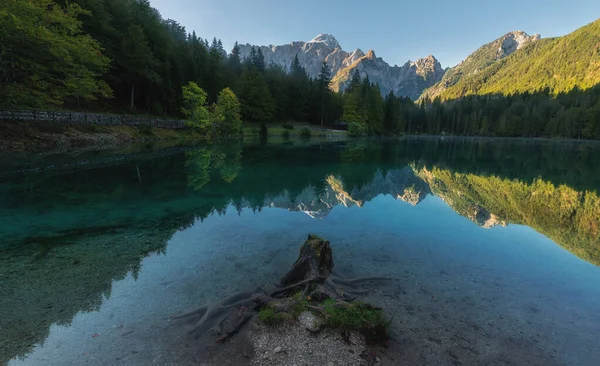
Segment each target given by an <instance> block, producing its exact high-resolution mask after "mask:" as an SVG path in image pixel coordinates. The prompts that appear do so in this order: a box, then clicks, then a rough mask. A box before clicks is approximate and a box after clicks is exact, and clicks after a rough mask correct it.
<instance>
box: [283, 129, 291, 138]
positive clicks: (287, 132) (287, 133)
mask: <svg viewBox="0 0 600 366" xmlns="http://www.w3.org/2000/svg"><path fill="white" fill-rule="evenodd" d="M281 137H283V139H284V140H289V139H290V131H288V130H285V131H283V132H282V133H281Z"/></svg>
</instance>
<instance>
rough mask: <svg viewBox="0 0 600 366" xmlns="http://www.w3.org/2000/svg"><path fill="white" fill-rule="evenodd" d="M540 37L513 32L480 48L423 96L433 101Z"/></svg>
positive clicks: (451, 69) (448, 72)
mask: <svg viewBox="0 0 600 366" xmlns="http://www.w3.org/2000/svg"><path fill="white" fill-rule="evenodd" d="M539 40H540V35H539V34H536V35H533V36H529V35H528V34H527V33H525V32H523V31H513V32H510V33H507V34H505V35H503V36H502V37H500V38H498V39H496V40H495V41H493V42H490V43H488V44H486V45H483V46H481V47H480V48H479V49H478V50H477V51H475V52H473V53H472V54H470V55H469V56H468V57H467V58H466V59H465V60H463V61H462V62H461V63H460V64H458V65H457V66H455V67H452V68H450V69H448V70H447V71H446V73H445V74H444V77H443V78H442V80H441V81H439V82H438V83H437V84H435V85H434V86H432V87H431V88H429V89H427V90H426V91H425V92H423V96H427V97H429V98H430V99H434V98H435V97H436V96H438V95H440V94H441V93H442V92H443V91H444V90H446V89H448V88H449V87H451V86H453V85H456V84H457V83H458V82H459V81H460V80H461V79H462V78H463V77H467V76H470V75H475V74H477V73H479V72H480V71H481V70H483V69H485V68H486V67H488V66H490V65H492V64H493V63H495V62H496V61H498V60H501V59H503V58H505V57H507V56H509V55H511V54H513V53H514V52H515V51H517V50H520V49H521V48H523V47H525V46H526V45H528V44H530V43H532V42H535V41H539Z"/></svg>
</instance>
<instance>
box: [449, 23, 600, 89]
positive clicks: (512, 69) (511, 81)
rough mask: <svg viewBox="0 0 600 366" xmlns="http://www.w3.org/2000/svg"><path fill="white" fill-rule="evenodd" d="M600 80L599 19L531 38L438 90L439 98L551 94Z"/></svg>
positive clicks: (583, 86)
mask: <svg viewBox="0 0 600 366" xmlns="http://www.w3.org/2000/svg"><path fill="white" fill-rule="evenodd" d="M598 83H600V19H599V20H597V21H595V22H593V23H591V24H589V25H587V26H585V27H582V28H580V29H578V30H576V31H575V32H573V33H571V34H568V35H566V36H563V37H558V38H552V39H542V40H540V41H536V42H532V43H530V44H528V45H527V46H525V47H523V48H522V49H521V50H519V51H517V52H514V53H513V54H511V55H510V56H508V57H506V58H504V59H502V60H500V61H498V62H496V63H493V64H492V65H491V66H489V67H487V68H485V69H483V70H482V71H480V72H478V73H475V74H472V75H469V76H467V77H464V78H463V79H462V80H460V81H459V82H458V83H457V84H456V85H454V86H452V87H450V88H448V89H447V90H445V91H444V92H442V93H441V97H442V99H443V100H448V99H456V98H460V97H463V96H466V95H472V94H478V95H483V94H504V95H508V94H513V93H523V92H536V91H544V90H549V91H550V92H551V93H552V94H556V93H560V92H568V91H571V90H572V89H573V88H575V87H578V88H580V89H587V88H590V87H592V86H594V85H596V84H598Z"/></svg>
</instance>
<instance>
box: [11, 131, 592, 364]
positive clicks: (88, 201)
mask: <svg viewBox="0 0 600 366" xmlns="http://www.w3.org/2000/svg"><path fill="white" fill-rule="evenodd" d="M599 153H600V145H598V144H595V143H586V144H578V143H574V142H569V143H567V142H549V141H535V142H534V141H527V140H504V139H496V140H492V139H480V140H477V139H438V138H422V139H418V138H407V139H400V140H383V141H381V140H356V141H349V142H331V143H326V142H323V143H316V142H313V143H307V142H296V143H289V144H266V145H261V144H241V143H219V144H213V145H210V146H209V145H207V146H196V147H181V148H171V149H165V150H156V151H153V150H151V149H150V148H147V149H142V150H141V151H138V152H136V153H135V154H131V153H124V152H116V151H113V152H87V153H79V154H77V155H74V154H62V155H58V154H56V155H10V156H8V155H5V156H0V220H1V221H0V222H2V224H1V226H0V243H1V244H0V281H1V282H0V329H1V330H2V332H0V364H9V365H83V364H85V365H106V364H111V365H148V364H157V365H159V364H160V365H162V364H193V363H195V362H198V361H199V358H201V357H202V356H201V353H200V352H199V351H198V350H199V349H201V346H202V345H198V344H197V342H195V341H194V340H193V339H191V338H190V337H187V335H186V333H185V332H184V331H182V330H181V329H179V328H178V327H177V326H176V325H174V324H172V322H170V321H169V319H168V317H169V316H170V315H173V314H176V313H178V312H180V311H182V310H185V309H189V308H193V307H195V306H199V305H201V304H203V303H206V302H209V301H213V300H216V299H218V298H221V297H225V296H227V295H228V294H231V293H234V292H236V291H242V290H245V289H249V288H252V287H255V286H264V285H266V284H272V283H274V282H276V281H277V280H278V279H279V278H280V277H281V276H282V275H283V274H285V272H286V271H287V269H289V268H290V266H291V264H292V263H293V261H294V260H295V259H296V257H297V254H298V248H299V247H300V245H301V244H302V243H303V241H304V240H305V239H306V237H307V235H308V234H309V233H314V234H318V235H320V236H322V237H324V238H326V239H327V240H329V241H330V242H331V245H332V248H333V253H334V257H335V263H336V266H337V267H338V269H339V270H340V272H342V273H345V274H347V275H349V276H352V277H358V276H367V275H369V276H376V275H383V276H389V277H393V278H394V279H395V281H394V282H393V283H391V284H385V285H382V286H381V287H379V288H376V289H374V291H373V293H371V294H370V295H368V296H367V297H366V298H365V300H367V301H369V302H373V303H375V304H378V305H380V306H382V307H383V308H384V310H385V311H386V313H387V314H388V316H389V317H390V318H391V319H392V336H393V345H392V347H395V354H396V355H397V357H398V359H397V364H450V365H452V364H454V365H459V364H464V365H469V364H489V365H499V364H501V365H504V364H515V365H598V364H600V344H599V343H598V339H600V268H599V267H598V265H599V264H600V199H599V198H598V194H599V193H600V161H599V160H598V156H600V155H599Z"/></svg>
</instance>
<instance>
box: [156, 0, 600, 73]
mask: <svg viewBox="0 0 600 366" xmlns="http://www.w3.org/2000/svg"><path fill="white" fill-rule="evenodd" d="M150 2H151V4H152V5H153V6H154V7H155V8H157V9H158V10H159V11H160V13H161V14H162V16H163V17H164V18H170V19H174V20H177V21H178V22H179V23H181V24H182V25H184V26H185V27H186V28H187V30H188V31H192V30H195V31H196V33H198V35H199V36H202V37H203V38H209V39H212V37H217V38H220V39H221V40H222V41H223V44H224V45H225V47H226V49H227V50H230V49H231V47H232V46H233V44H234V42H235V41H239V42H240V43H251V44H260V45H269V44H275V45H277V44H286V43H290V42H291V41H308V40H310V39H312V38H313V37H314V36H316V35H317V34H318V33H331V34H333V35H334V36H335V37H336V38H337V40H338V41H339V42H340V44H341V46H342V48H344V49H345V50H346V51H352V50H354V49H356V48H361V49H362V50H363V51H365V52H366V51H367V50H369V49H373V50H375V53H376V54H377V56H378V57H383V59H384V60H385V61H387V62H388V63H390V64H392V65H393V64H400V65H401V64H403V63H404V62H406V61H407V60H409V59H410V60H415V59H417V58H420V57H424V56H427V55H429V54H433V55H434V56H435V57H436V58H437V59H438V60H440V62H441V63H442V66H443V67H448V66H454V65H456V64H457V63H459V62H460V61H461V60H462V59H464V58H465V57H466V56H467V55H468V54H470V53H471V52H473V51H474V50H476V49H477V48H478V47H479V46H481V45H483V44H485V43H488V42H490V41H492V40H494V39H496V38H498V37H500V36H502V35H503V34H505V33H507V32H510V31H512V30H523V31H525V32H527V33H529V34H535V33H540V34H541V35H542V37H554V36H560V35H564V34H567V33H570V32H572V31H574V30H575V29H577V28H579V27H581V26H583V25H585V24H588V23H590V22H592V21H594V20H596V19H597V18H600V0H494V1H489V0H465V1H446V0H409V1H405V0H361V1H355V0H296V1H288V0H150Z"/></svg>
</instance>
